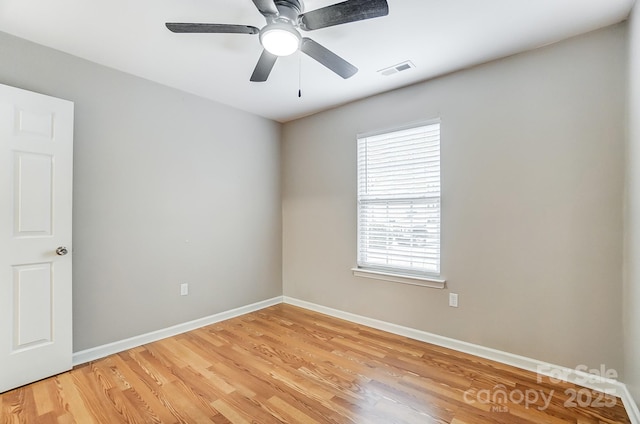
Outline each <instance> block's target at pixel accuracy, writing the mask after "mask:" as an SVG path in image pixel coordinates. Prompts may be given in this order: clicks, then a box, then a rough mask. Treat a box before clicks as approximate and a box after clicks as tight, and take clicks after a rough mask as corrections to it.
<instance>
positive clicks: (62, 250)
mask: <svg viewBox="0 0 640 424" xmlns="http://www.w3.org/2000/svg"><path fill="white" fill-rule="evenodd" d="M67 253H69V251H68V250H67V248H66V247H64V246H60V247H58V248H57V249H56V255H58V256H64V255H66V254H67Z"/></svg>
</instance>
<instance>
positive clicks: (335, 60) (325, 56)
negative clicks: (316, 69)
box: [300, 37, 358, 79]
mask: <svg viewBox="0 0 640 424" xmlns="http://www.w3.org/2000/svg"><path fill="white" fill-rule="evenodd" d="M300 49H301V50H302V51H303V52H304V53H305V54H307V55H309V56H311V57H312V58H313V59H315V60H317V61H318V62H320V63H321V64H323V65H324V66H326V67H327V68H329V69H331V70H332V71H333V72H335V73H336V74H338V75H340V76H341V77H342V78H344V79H347V78H350V77H352V76H354V75H355V74H356V72H358V68H356V67H355V66H353V65H352V64H350V63H349V62H347V61H346V60H344V59H343V58H341V57H340V56H338V55H337V54H335V53H334V52H332V51H331V50H329V49H327V48H326V47H324V46H322V45H320V44H318V43H316V42H315V41H313V40H312V39H311V38H306V37H305V38H303V39H302V47H301V48H300Z"/></svg>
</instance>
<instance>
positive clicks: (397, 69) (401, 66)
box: [378, 60, 416, 77]
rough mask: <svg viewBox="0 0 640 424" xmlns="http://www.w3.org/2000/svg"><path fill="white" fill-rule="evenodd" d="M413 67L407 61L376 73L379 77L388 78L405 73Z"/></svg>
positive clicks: (413, 66)
mask: <svg viewBox="0 0 640 424" xmlns="http://www.w3.org/2000/svg"><path fill="white" fill-rule="evenodd" d="M415 67H416V65H414V64H413V63H412V62H411V61H410V60H407V61H404V62H402V63H398V64H397V65H393V66H390V67H388V68H384V69H380V70H379V71H378V72H379V73H380V75H382V76H385V77H388V76H389V75H393V74H397V73H398V72H402V71H406V70H407V69H412V68H415Z"/></svg>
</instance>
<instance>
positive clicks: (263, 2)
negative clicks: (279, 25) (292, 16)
mask: <svg viewBox="0 0 640 424" xmlns="http://www.w3.org/2000/svg"><path fill="white" fill-rule="evenodd" d="M253 4H255V5H256V7H257V8H258V10H259V11H260V13H262V16H278V13H279V12H278V8H277V7H276V4H275V3H274V2H273V0H253Z"/></svg>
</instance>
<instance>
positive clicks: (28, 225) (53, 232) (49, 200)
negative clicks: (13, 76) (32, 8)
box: [0, 85, 73, 392]
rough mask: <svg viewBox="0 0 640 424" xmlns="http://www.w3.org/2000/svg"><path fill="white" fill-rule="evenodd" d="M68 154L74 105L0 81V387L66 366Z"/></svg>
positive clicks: (68, 332) (69, 334) (68, 344)
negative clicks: (62, 250)
mask: <svg viewBox="0 0 640 424" xmlns="http://www.w3.org/2000/svg"><path fill="white" fill-rule="evenodd" d="M72 159H73V103H71V102H68V101H66V100H61V99H56V98H53V97H48V96H44V95H41V94H36V93H32V92H28V91H25V90H20V89H17V88H13V87H8V86H5V85H0V392H3V391H6V390H10V389H12V388H15V387H18V386H21V385H24V384H27V383H30V382H32V381H36V380H40V379H42V378H45V377H48V376H51V375H54V374H57V373H60V372H63V371H66V370H69V369H70V368H71V356H72V321H71V311H72V309H71V308H72V304H71V256H72V255H71V252H72V245H71V242H72V239H71V212H72V203H71V194H72V167H73V164H72ZM62 246H64V247H66V250H67V252H68V253H67V254H66V255H60V254H57V253H56V249H57V248H58V247H62ZM61 253H63V252H61Z"/></svg>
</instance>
